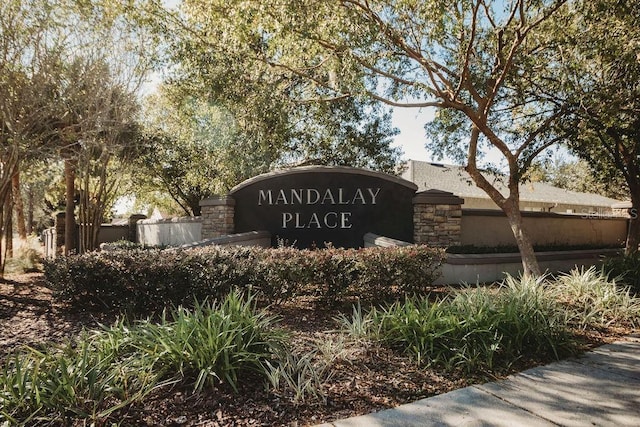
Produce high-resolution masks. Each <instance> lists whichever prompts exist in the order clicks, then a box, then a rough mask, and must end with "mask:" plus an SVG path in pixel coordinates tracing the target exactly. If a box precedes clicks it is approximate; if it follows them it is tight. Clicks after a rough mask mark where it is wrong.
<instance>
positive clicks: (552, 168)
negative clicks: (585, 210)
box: [526, 155, 626, 199]
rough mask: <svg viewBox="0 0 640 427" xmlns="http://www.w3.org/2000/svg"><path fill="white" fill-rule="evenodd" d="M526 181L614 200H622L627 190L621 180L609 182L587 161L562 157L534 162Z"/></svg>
mask: <svg viewBox="0 0 640 427" xmlns="http://www.w3.org/2000/svg"><path fill="white" fill-rule="evenodd" d="M526 179H527V180H528V181H533V182H546V183H548V184H551V185H553V186H554V187H558V188H564V189H566V190H569V191H577V192H579V193H593V194H600V195H603V196H605V197H611V198H613V199H621V198H623V197H624V194H625V193H626V191H625V188H624V187H623V186H621V185H620V184H621V183H620V182H619V181H620V179H617V180H615V181H613V182H612V181H609V182H607V180H606V179H604V178H603V177H602V176H600V175H599V174H598V173H597V171H594V170H593V168H591V166H590V165H589V163H588V162H587V161H586V160H584V159H580V158H569V157H565V156H560V155H559V156H555V157H553V158H551V159H544V160H543V161H536V162H534V164H533V165H532V167H531V168H530V169H529V171H528V172H527V175H526Z"/></svg>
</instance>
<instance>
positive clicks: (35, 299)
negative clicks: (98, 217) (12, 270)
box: [0, 273, 628, 426]
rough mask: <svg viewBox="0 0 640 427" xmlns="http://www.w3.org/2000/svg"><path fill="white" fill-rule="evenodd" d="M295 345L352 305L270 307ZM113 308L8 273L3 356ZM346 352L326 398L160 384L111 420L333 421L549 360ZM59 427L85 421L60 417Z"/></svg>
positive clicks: (603, 335) (595, 334) (0, 302)
mask: <svg viewBox="0 0 640 427" xmlns="http://www.w3.org/2000/svg"><path fill="white" fill-rule="evenodd" d="M270 310H271V311H272V312H273V313H274V314H277V315H279V316H280V317H281V318H282V322H281V323H282V327H283V328H285V329H286V330H288V331H289V332H290V333H291V335H292V337H293V345H294V346H296V347H297V348H308V347H309V346H310V344H311V343H312V342H314V341H315V342H317V341H321V342H331V341H332V340H339V334H338V333H337V332H335V331H332V330H333V329H335V328H336V324H335V322H334V320H333V318H334V317H335V316H336V315H337V314H338V313H339V312H340V311H342V312H344V313H345V314H348V313H350V311H351V307H350V306H349V307H346V306H345V307H343V308H342V309H340V308H335V307H334V308H330V309H329V308H319V307H318V306H317V305H316V304H314V303H313V302H312V301H304V300H301V301H296V302H295V303H291V304H287V305H285V306H281V307H277V308H270ZM116 318H117V314H116V313H101V312H79V311H74V310H72V309H71V308H70V307H67V306H65V305H63V304H59V303H57V302H55V301H54V300H53V299H52V295H51V291H50V289H48V288H47V287H46V286H45V284H44V281H43V278H42V275H41V274H38V273H32V274H24V275H15V276H9V277H7V278H5V279H3V280H2V281H0V358H3V357H4V356H6V355H7V354H8V353H11V352H14V351H17V350H18V349H19V348H20V347H21V346H24V345H30V346H39V345H44V344H46V343H50V342H62V341H64V340H67V339H72V338H73V337H74V336H77V335H78V334H79V333H80V332H81V331H82V329H83V328H89V329H93V328H96V327H98V325H99V324H110V323H111V322H112V321H114V320H115V319H116ZM627 332H628V331H625V330H606V331H590V332H588V333H585V334H584V336H583V337H582V341H583V345H584V348H585V349H587V348H590V347H593V346H597V345H600V344H603V343H606V342H610V341H612V340H615V339H616V338H618V337H620V336H621V335H623V334H625V333H627ZM345 351H346V352H345V355H346V356H345V357H343V358H341V359H340V360H338V361H337V362H336V363H335V365H334V366H333V375H332V376H331V377H330V379H329V380H328V381H327V382H326V383H325V385H324V390H323V391H324V393H325V396H326V399H324V400H322V399H316V400H309V401H307V402H305V403H292V401H291V398H290V397H291V396H287V395H282V394H280V393H276V392H268V391H266V390H265V387H264V385H263V383H262V382H261V381H258V380H256V381H247V382H246V383H244V384H243V385H242V386H241V389H240V390H239V391H238V392H237V393H235V392H233V390H230V389H228V388H227V387H225V386H224V385H220V387H219V388H217V389H215V390H206V391H205V392H202V393H199V394H194V393H192V392H191V389H186V388H185V389H181V388H172V389H161V390H159V391H158V392H156V393H155V394H154V395H152V396H150V397H149V398H148V399H147V400H145V402H144V403H143V404H139V405H136V406H134V407H130V408H127V409H126V410H123V411H121V412H119V413H117V414H116V417H114V419H111V420H110V421H111V422H113V421H115V422H118V423H120V425H136V426H137V425H143V426H145V425H146V426H231V425H232V426H278V425H283V426H299V425H300V426H301V425H313V424H320V423H323V422H330V421H334V420H337V419H341V418H346V417H351V416H355V415H361V414H365V413H370V412H374V411H379V410H382V409H386V408H390V407H394V406H397V405H401V404H404V403H407V402H412V401H415V400H418V399H421V398H425V397H429V396H434V395H437V394H441V393H446V392H449V391H451V390H454V389H457V388H460V387H465V386H468V385H471V384H474V383H479V382H486V381H493V380H495V379H498V378H501V377H504V376H506V375H509V374H511V373H513V372H516V371H519V370H523V369H527V368H529V367H533V366H536V365H539V364H542V363H547V362H549V361H548V360H543V359H531V360H520V361H518V362H517V363H516V364H514V366H512V367H511V368H510V369H509V370H504V371H501V372H486V373H480V374H475V375H468V374H465V373H464V372H457V371H454V372H451V371H445V370H440V369H433V368H424V367H420V366H416V365H415V364H414V363H413V362H412V361H411V360H410V359H409V358H407V357H406V356H403V355H400V354H397V353H395V352H393V351H391V350H388V349H385V348H382V347H380V346H377V345H372V344H366V343H359V344H358V343H349V344H347V346H346V349H345ZM54 424H56V425H84V422H83V421H82V420H73V419H69V420H60V421H59V422H56V423H54Z"/></svg>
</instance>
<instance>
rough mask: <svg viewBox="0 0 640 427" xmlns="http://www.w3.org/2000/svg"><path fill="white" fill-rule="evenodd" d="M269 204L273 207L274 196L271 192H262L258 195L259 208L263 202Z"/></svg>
mask: <svg viewBox="0 0 640 427" xmlns="http://www.w3.org/2000/svg"><path fill="white" fill-rule="evenodd" d="M263 201H264V202H267V201H268V203H269V204H270V205H272V204H273V196H272V195H271V190H267V191H266V192H265V191H264V190H260V192H259V193H258V206H262V202H263Z"/></svg>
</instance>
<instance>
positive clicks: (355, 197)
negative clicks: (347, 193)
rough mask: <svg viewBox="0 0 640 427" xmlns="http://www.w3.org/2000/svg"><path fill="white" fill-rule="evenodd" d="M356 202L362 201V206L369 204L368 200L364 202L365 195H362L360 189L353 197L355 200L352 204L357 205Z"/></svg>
mask: <svg viewBox="0 0 640 427" xmlns="http://www.w3.org/2000/svg"><path fill="white" fill-rule="evenodd" d="M356 200H360V204H361V205H366V204H367V202H366V200H364V194H362V190H361V189H359V188H358V189H357V190H356V194H355V196H353V200H352V201H351V203H352V204H354V205H355V204H356Z"/></svg>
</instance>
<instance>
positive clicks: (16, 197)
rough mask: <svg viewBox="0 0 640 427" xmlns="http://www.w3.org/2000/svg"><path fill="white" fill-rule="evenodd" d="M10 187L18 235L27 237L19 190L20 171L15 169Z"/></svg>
mask: <svg viewBox="0 0 640 427" xmlns="http://www.w3.org/2000/svg"><path fill="white" fill-rule="evenodd" d="M11 189H12V192H13V206H14V208H15V210H16V221H17V224H16V226H17V228H18V236H19V237H20V238H21V239H22V240H26V239H27V228H26V227H25V224H24V222H25V221H24V203H22V194H21V192H20V171H19V170H16V173H14V174H13V176H12V177H11Z"/></svg>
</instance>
